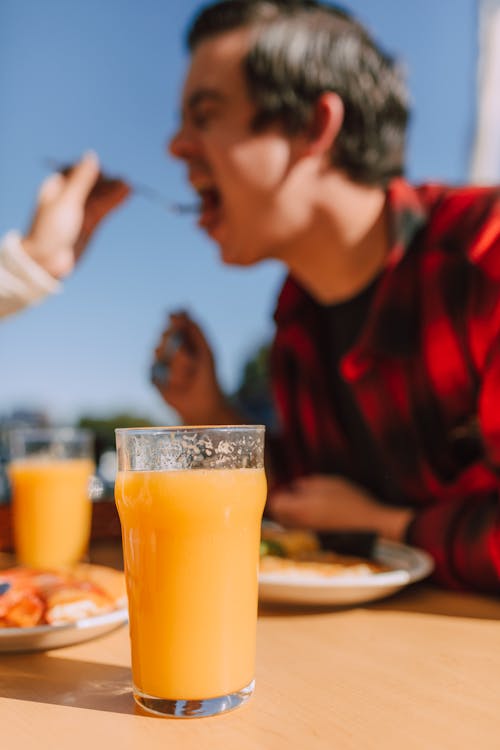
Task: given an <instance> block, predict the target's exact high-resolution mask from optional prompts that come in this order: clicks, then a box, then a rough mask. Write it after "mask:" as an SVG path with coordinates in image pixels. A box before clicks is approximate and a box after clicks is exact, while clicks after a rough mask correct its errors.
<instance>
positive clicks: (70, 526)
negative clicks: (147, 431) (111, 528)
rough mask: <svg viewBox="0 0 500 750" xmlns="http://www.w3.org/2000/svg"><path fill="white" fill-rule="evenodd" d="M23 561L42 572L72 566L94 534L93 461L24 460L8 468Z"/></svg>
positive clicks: (17, 543) (18, 552)
mask: <svg viewBox="0 0 500 750" xmlns="http://www.w3.org/2000/svg"><path fill="white" fill-rule="evenodd" d="M8 471H9V478H10V481H11V485H12V503H13V522H14V543H15V548H16V555H17V558H18V561H19V562H20V563H21V564H23V565H29V566H31V567H35V568H36V567H38V568H57V567H60V566H65V565H72V564H74V563H76V562H78V560H80V559H81V557H82V555H84V553H85V550H86V548H87V544H88V540H89V535H90V522H91V515H92V506H91V502H90V499H89V494H88V489H89V487H88V485H89V480H90V477H91V475H92V473H93V471H94V464H93V462H92V461H91V460H90V459H89V458H71V459H60V460H58V459H42V458H31V459H29V458H28V459H19V460H15V461H12V463H11V464H10V465H9V469H8Z"/></svg>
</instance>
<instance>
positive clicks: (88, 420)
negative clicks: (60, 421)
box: [77, 414, 154, 463]
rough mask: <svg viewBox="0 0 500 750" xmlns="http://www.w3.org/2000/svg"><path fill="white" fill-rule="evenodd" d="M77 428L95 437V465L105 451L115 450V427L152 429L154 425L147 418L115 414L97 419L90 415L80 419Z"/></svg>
mask: <svg viewBox="0 0 500 750" xmlns="http://www.w3.org/2000/svg"><path fill="white" fill-rule="evenodd" d="M77 426H78V427H85V428H86V429H88V430H91V431H92V432H93V433H94V435H95V459H96V463H98V462H99V458H100V457H101V455H102V454H103V453H104V452H105V451H109V450H115V429H116V428H117V427H153V426H154V423H153V422H151V420H149V419H148V418H147V417H141V416H140V415H137V414H116V415H114V416H110V417H104V418H98V417H92V416H90V415H85V416H82V417H80V419H79V420H78V423H77Z"/></svg>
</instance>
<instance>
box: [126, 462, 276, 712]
mask: <svg viewBox="0 0 500 750" xmlns="http://www.w3.org/2000/svg"><path fill="white" fill-rule="evenodd" d="M115 497H116V503H117V507H118V511H119V514H120V520H121V524H122V537H123V550H124V557H125V573H126V578H127V590H128V597H129V612H130V635H131V644H132V671H133V677H134V684H135V687H136V688H137V689H138V690H139V691H141V692H143V693H145V694H147V695H151V696H157V697H160V698H165V699H170V700H191V699H194V700H198V699H199V700H202V699H205V698H213V697H217V696H222V695H226V694H228V693H232V692H234V691H237V690H240V689H242V688H243V687H246V686H247V685H248V684H249V683H251V682H252V680H253V676H254V668H255V637H256V620H257V617H256V615H257V593H258V592H257V587H258V564H259V538H260V521H261V517H262V512H263V509H264V503H265V497H266V479H265V475H264V470H263V469H193V470H180V471H177V470H176V471H130V472H129V471H119V472H118V475H117V479H116V483H115Z"/></svg>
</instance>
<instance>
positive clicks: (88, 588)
mask: <svg viewBox="0 0 500 750" xmlns="http://www.w3.org/2000/svg"><path fill="white" fill-rule="evenodd" d="M127 619H128V612H127V599H126V592H125V582H124V576H123V573H121V572H120V571H117V570H113V569H112V568H106V567H104V566H101V565H90V564H81V565H78V566H76V567H75V568H71V570H58V571H52V570H46V571H44V570H33V569H31V568H26V567H10V568H3V569H0V652H2V651H3V652H5V651H44V650H47V649H51V648H59V647H61V646H69V645H71V644H75V643H80V642H81V641H86V640H88V639H90V638H95V637H97V636H99V635H103V634H104V633H107V632H108V631H110V630H113V629H114V628H116V627H118V626H119V625H122V624H123V623H125V622H127Z"/></svg>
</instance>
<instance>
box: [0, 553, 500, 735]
mask: <svg viewBox="0 0 500 750" xmlns="http://www.w3.org/2000/svg"><path fill="white" fill-rule="evenodd" d="M96 559H97V561H98V562H112V561H114V560H116V552H111V553H110V552H109V550H107V549H104V548H101V549H100V550H99V551H98V554H97V556H96ZM499 620H500V603H499V602H497V601H494V600H490V599H487V598H483V597H476V596H469V595H463V594H455V593H449V592H443V591H440V590H437V589H433V588H432V587H431V586H429V585H428V584H426V585H418V586H415V587H412V588H410V589H407V590H406V591H404V592H401V593H400V594H398V595H397V596H394V597H392V598H390V599H387V600H385V601H383V602H379V603H376V604H375V603H374V604H371V605H369V606H363V607H357V608H352V609H344V610H337V611H334V610H324V609H323V610H320V609H295V608H294V609H280V610H277V609H265V608H264V609H262V611H261V613H260V617H259V625H258V657H257V674H256V682H257V684H256V692H255V695H254V696H253V698H252V699H251V701H250V702H249V703H248V704H247V705H246V706H244V707H242V708H240V709H238V710H236V711H233V712H232V713H228V714H226V715H223V716H218V717H214V718H210V719H198V720H196V719H192V720H176V719H162V718H153V717H149V716H145V715H144V714H141V713H140V710H139V709H138V708H136V707H135V705H134V702H133V700H132V697H131V692H130V668H129V665H130V659H129V644H128V632H127V628H126V627H121V628H120V629H118V630H115V631H114V632H112V633H110V634H108V635H106V636H103V637H101V638H100V639H96V640H93V641H88V642H87V643H83V644H80V645H77V646H71V647H68V648H63V649H58V650H54V651H50V652H47V653H38V654H19V655H18V654H2V655H0V719H1V731H0V748H2V750H57V749H58V748H60V749H61V750H79V749H80V748H85V749H86V750H89V748H90V749H91V750H101V749H102V748H105V749H107V748H109V749H110V750H128V749H129V748H130V750H156V749H157V748H158V750H160V748H161V750H171V749H172V748H182V750H191V749H192V750H211V749H212V748H214V749H215V748H217V750H226V749H227V750H250V749H251V750H274V749H275V748H276V749H278V748H283V749H285V748H286V750H293V749H295V748H297V750H299V749H300V750H311V749H312V750H315V749H316V748H318V749H319V748H325V749H326V748H328V750H347V749H349V750H371V749H372V748H373V749H374V750H382V748H384V750H385V749H386V748H404V750H447V749H448V748H450V750H451V748H453V750H462V748H464V750H465V749H466V748H467V749H471V750H490V748H491V750H493V749H494V750H498V748H500V623H499Z"/></svg>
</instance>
